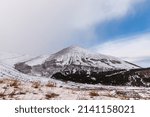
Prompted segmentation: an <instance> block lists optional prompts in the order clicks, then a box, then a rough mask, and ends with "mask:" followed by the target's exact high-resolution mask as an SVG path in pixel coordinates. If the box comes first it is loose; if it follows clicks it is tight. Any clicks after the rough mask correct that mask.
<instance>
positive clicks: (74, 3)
mask: <svg viewBox="0 0 150 117" xmlns="http://www.w3.org/2000/svg"><path fill="white" fill-rule="evenodd" d="M143 1H144V0H107V1H106V0H23V1H21V0H1V1H0V47H1V51H13V52H21V53H22V52H24V53H32V54H39V53H46V52H52V51H54V50H55V51H56V50H58V49H60V48H62V47H63V46H66V45H69V44H73V43H78V44H80V43H81V41H80V40H81V38H82V41H83V42H86V41H85V40H84V39H90V38H92V37H94V36H95V33H94V27H95V25H96V24H100V23H102V22H104V21H106V20H111V19H118V18H121V17H123V16H125V15H127V14H128V13H129V12H132V11H133V10H134V5H136V4H138V3H140V2H143Z"/></svg>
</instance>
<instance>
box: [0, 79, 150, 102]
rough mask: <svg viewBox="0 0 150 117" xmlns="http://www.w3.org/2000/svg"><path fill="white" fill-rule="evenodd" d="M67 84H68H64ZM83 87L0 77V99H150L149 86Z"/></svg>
mask: <svg viewBox="0 0 150 117" xmlns="http://www.w3.org/2000/svg"><path fill="white" fill-rule="evenodd" d="M66 84H67V83H66ZM66 86H68V85H66ZM86 86H87V85H86ZM86 86H85V87H84V88H83V89H80V88H79V87H78V88H77V87H76V88H75V87H71V86H70V87H63V86H61V85H59V86H58V85H57V84H56V82H52V81H49V82H47V83H41V82H38V81H32V82H23V81H20V80H13V79H10V78H7V79H6V78H4V79H0V99H6V100H10V99H15V100H29V99H30V100H45V99H49V100H116V99H117V100H135V99H136V100H139V99H144V100H146V99H150V88H142V87H141V88H135V87H109V86H98V87H96V86H95V87H88V88H89V89H87V88H86Z"/></svg>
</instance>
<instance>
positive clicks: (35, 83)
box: [32, 82, 41, 89]
mask: <svg viewBox="0 0 150 117" xmlns="http://www.w3.org/2000/svg"><path fill="white" fill-rule="evenodd" d="M32 87H33V88H36V89H37V88H40V87H41V83H40V82H32Z"/></svg>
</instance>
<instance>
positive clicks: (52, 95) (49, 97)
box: [45, 93, 59, 99]
mask: <svg viewBox="0 0 150 117" xmlns="http://www.w3.org/2000/svg"><path fill="white" fill-rule="evenodd" d="M45 96H46V99H51V98H54V97H58V96H59V94H56V93H49V94H46V95H45Z"/></svg>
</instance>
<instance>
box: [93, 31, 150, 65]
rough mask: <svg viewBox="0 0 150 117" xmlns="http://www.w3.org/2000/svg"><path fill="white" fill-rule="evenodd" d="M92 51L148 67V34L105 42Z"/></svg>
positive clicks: (149, 36) (149, 59) (149, 60)
mask: <svg viewBox="0 0 150 117" xmlns="http://www.w3.org/2000/svg"><path fill="white" fill-rule="evenodd" d="M93 49H94V50H96V51H97V52H99V53H103V54H108V55H112V56H116V57H120V58H123V59H125V60H128V61H131V62H135V63H137V64H139V65H142V66H147V67H150V63H149V62H150V34H148V33H147V34H142V35H136V36H131V37H128V38H124V39H118V40H115V41H110V42H106V43H104V44H102V45H98V46H97V47H94V48H93Z"/></svg>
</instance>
